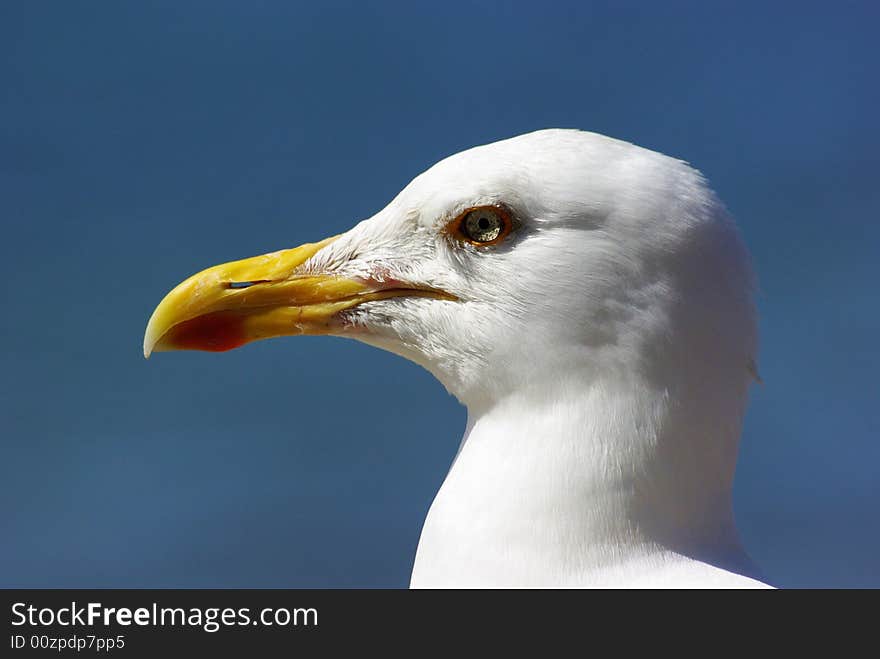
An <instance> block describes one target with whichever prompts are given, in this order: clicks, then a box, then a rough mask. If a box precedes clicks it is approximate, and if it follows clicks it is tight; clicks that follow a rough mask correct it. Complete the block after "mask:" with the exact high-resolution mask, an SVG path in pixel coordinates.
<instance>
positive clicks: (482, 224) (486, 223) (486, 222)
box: [480, 217, 489, 231]
mask: <svg viewBox="0 0 880 659" xmlns="http://www.w3.org/2000/svg"><path fill="white" fill-rule="evenodd" d="M480 228H481V229H483V230H484V231H485V230H486V229H488V228H489V220H487V219H486V218H485V217H481V218H480Z"/></svg>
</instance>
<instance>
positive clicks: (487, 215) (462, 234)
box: [452, 206, 513, 245]
mask: <svg viewBox="0 0 880 659" xmlns="http://www.w3.org/2000/svg"><path fill="white" fill-rule="evenodd" d="M512 227H513V222H512V221H511V219H510V215H509V214H508V213H507V211H505V210H504V209H502V208H499V207H497V206H481V207H479V208H470V209H468V210H466V211H465V212H464V213H462V214H461V215H459V216H458V218H456V219H455V220H454V221H453V223H452V228H453V234H454V235H455V236H456V237H457V238H459V239H460V240H465V241H467V242H469V243H471V244H473V245H494V244H496V243H498V242H501V240H503V239H504V238H505V237H506V236H507V234H508V233H510V230H511V228H512Z"/></svg>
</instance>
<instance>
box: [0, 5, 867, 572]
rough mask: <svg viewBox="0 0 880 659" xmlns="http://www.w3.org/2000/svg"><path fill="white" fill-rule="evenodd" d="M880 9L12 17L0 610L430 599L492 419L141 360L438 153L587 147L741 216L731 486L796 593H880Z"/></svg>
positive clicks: (27, 8) (364, 371)
mask: <svg viewBox="0 0 880 659" xmlns="http://www.w3.org/2000/svg"><path fill="white" fill-rule="evenodd" d="M878 18H880V13H878V10H877V9H876V3H873V2H864V3H848V2H833V3H831V2H829V3H827V4H823V5H816V4H813V3H808V2H790V3H766V2H762V3H758V4H746V3H742V2H736V3H734V2H730V3H720V4H714V3H707V2H693V3H677V2H673V3H667V2H664V3H654V2H644V3H633V2H613V3H588V2H575V3H552V2H551V3H547V4H545V3H527V4H526V3H522V4H520V3H503V6H502V3H449V2H444V3H430V4H427V3H424V4H422V3H369V4H368V3H327V2H320V3H310V4H308V5H299V4H295V3H291V2H216V1H212V2H208V1H205V2H184V1H181V0H173V1H166V2H150V3H142V2H127V3H120V2H109V1H108V2H75V3H74V2H36V1H35V2H19V3H12V2H6V3H3V5H2V9H0V55H2V60H0V67H2V68H0V82H2V86H0V119H2V121H0V214H2V215H0V216H2V222H3V224H2V227H3V230H2V238H0V258H2V264H3V274H2V283H0V286H2V290H3V297H2V318H3V322H2V324H0V346H2V347H0V350H2V359H3V361H2V372H0V414H2V426H0V430H2V444H0V447H2V464H0V538H2V541H0V585H2V586H32V587H49V586H61V587H73V586H99V587H104V586H117V587H126V586H129V587H147V586H157V587H166V586H168V587H172V586H187V587H199V586H205V587H213V586H230V587H244V586H253V587H266V586H297V587H298V586H302V587H306V586H316V587H324V586H328V587H330V586H405V585H406V584H407V581H408V576H409V571H410V568H411V565H412V558H413V553H414V550H415V547H416V543H417V541H418V536H419V531H420V528H421V523H422V520H423V518H424V515H425V513H426V511H427V509H428V506H429V504H430V502H431V499H432V497H433V495H434V493H435V491H436V490H437V488H438V486H439V485H440V483H441V481H442V479H443V476H444V474H445V472H446V469H447V467H448V465H449V462H450V460H451V458H452V456H453V454H454V451H455V449H456V448H457V445H458V441H459V437H460V434H461V431H462V429H463V426H464V422H465V411H464V409H463V408H462V407H460V406H459V405H458V403H457V402H456V401H455V400H454V399H452V398H450V397H449V396H448V395H447V394H446V392H445V391H444V390H443V388H442V387H441V386H440V385H439V384H438V383H436V382H435V381H434V380H433V379H432V378H431V377H430V376H429V375H428V373H426V372H424V371H422V370H421V369H419V368H418V367H416V366H414V365H412V364H410V363H408V362H405V361H403V360H402V359H400V358H398V357H395V356H392V355H390V354H386V353H382V352H380V351H378V350H375V349H372V348H368V347H366V346H363V345H360V344H358V343H355V342H353V341H345V340H342V339H335V338H323V337H321V338H311V337H309V338H302V339H285V340H275V341H267V342H262V343H259V344H255V345H251V346H248V347H245V348H243V349H241V350H238V351H235V352H232V353H228V354H225V355H212V354H201V353H178V354H170V355H166V354H161V355H157V356H156V357H154V358H153V359H151V360H150V361H149V362H145V361H144V360H143V358H142V357H141V338H142V334H143V330H144V326H145V324H146V321H147V318H148V317H149V314H150V312H151V311H152V309H153V307H154V305H155V304H156V303H158V301H159V300H160V299H161V297H162V295H163V294H164V293H165V292H166V291H167V289H168V288H170V287H171V286H172V285H174V284H175V283H177V282H178V281H179V280H180V279H181V278H182V277H184V276H186V275H188V274H191V273H192V272H194V271H196V270H199V269H201V268H202V267H204V266H207V265H211V264H214V263H217V262H221V261H226V260H230V259H235V258H239V257H244V256H250V255H253V254H258V253H262V252H266V251H271V250H275V249H279V248H282V247H288V246H293V245H296V244H299V243H301V242H304V241H309V240H312V239H317V238H321V237H324V236H327V235H330V234H333V233H337V232H340V231H343V230H345V229H346V228H348V227H350V226H351V225H352V224H354V223H355V222H356V221H358V220H360V219H362V218H364V217H368V216H369V215H371V214H372V213H374V212H375V211H377V210H379V209H380V208H382V207H383V206H384V205H385V203H386V202H387V201H388V200H389V199H391V197H392V196H393V195H394V194H395V193H396V192H397V191H398V190H399V189H400V188H401V187H402V186H403V185H405V184H406V183H407V182H408V181H409V180H410V179H411V178H412V177H413V176H414V175H416V174H418V173H419V172H420V171H422V170H423V169H425V168H426V167H428V166H429V165H430V164H432V163H433V162H434V161H436V160H437V159H439V158H441V157H443V156H446V155H448V154H451V153H454V152H456V151H459V150H461V149H464V148H466V147H470V146H473V145H475V144H481V143H486V142H491V141H494V140H496V139H499V138H504V137H508V136H511V135H515V134H518V133H522V132H526V131H530V130H533V129H536V128H542V127H550V126H564V127H580V128H584V129H588V130H593V131H598V132H601V133H605V134H608V135H611V136H614V137H619V138H622V139H626V140H629V141H632V142H635V143H637V144H640V145H643V146H646V147H649V148H653V149H657V150H659V151H663V152H665V153H668V154H670V155H675V156H678V157H681V158H684V159H686V160H689V161H690V162H692V163H694V164H695V165H696V166H697V167H699V168H700V169H702V170H703V171H704V172H705V173H706V175H707V176H708V177H709V178H710V180H711V181H712V182H713V184H714V186H715V188H716V189H717V190H718V192H719V193H720V195H721V197H722V198H723V199H724V200H725V201H726V203H727V204H728V206H729V207H730V209H731V210H732V212H733V213H734V215H735V216H736V217H737V218H738V220H739V222H740V224H741V226H742V229H743V233H744V235H745V238H746V241H747V242H748V244H749V246H750V247H751V250H752V252H753V254H754V258H755V262H756V267H757V270H758V273H759V276H760V281H761V296H760V299H759V307H760V311H761V316H762V318H761V329H762V338H763V341H762V351H761V359H760V368H761V372H762V374H763V377H764V381H765V384H764V385H763V386H761V387H756V388H755V389H754V393H753V396H752V404H751V408H750V410H749V413H748V417H747V421H746V427H745V433H744V437H743V443H742V452H741V460H740V464H739V470H738V473H737V482H736V490H735V503H736V510H737V516H738V520H739V526H740V529H741V532H742V535H743V537H744V540H745V543H746V545H747V547H748V549H749V550H750V552H751V553H752V554H753V556H754V557H755V559H756V560H757V561H758V562H759V563H760V564H761V565H762V566H763V567H764V569H765V571H766V573H767V574H768V575H769V576H770V578H771V579H772V580H773V581H774V582H775V583H777V584H779V585H783V586H880V517H878V502H880V498H878V495H880V477H878V459H880V442H878V411H877V408H878V402H880V397H878V375H877V374H878V370H880V368H878V367H880V358H878V349H877V342H878V336H880V310H878V304H877V301H878V293H877V286H878V281H880V278H878V275H880V272H878V271H880V267H878V258H880V250H878V245H880V224H878V209H880V185H878V180H877V177H878V171H880V170H878V164H880V162H878V160H880V155H878V154H880V131H878V128H877V123H878V116H880V108H878V83H877V65H878V60H880V58H878V55H880V49H878V46H877V25H878Z"/></svg>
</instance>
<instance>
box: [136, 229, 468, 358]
mask: <svg viewBox="0 0 880 659" xmlns="http://www.w3.org/2000/svg"><path fill="white" fill-rule="evenodd" d="M336 238H338V236H333V237H332V238H327V239H326V240H322V241H321V242H318V243H307V244H305V245H301V246H300V247H295V248H293V249H285V250H281V251H280V252H273V253H271V254H263V255H262V256H255V257H253V258H249V259H244V260H241V261H233V262H231V263H224V264H222V265H215V266H214V267H212V268H208V269H207V270H203V271H202V272H200V273H198V274H196V275H193V276H192V277H190V278H189V279H186V280H185V281H183V282H181V283H180V284H178V285H177V286H176V287H175V288H174V289H173V290H172V291H171V292H170V293H168V295H166V296H165V298H164V299H163V300H162V301H161V302H160V303H159V306H158V307H156V310H155V311H154V312H153V315H152V316H151V317H150V322H149V323H148V324H147V331H146V333H145V335H144V357H149V356H150V353H152V352H159V351H164V350H209V351H213V352H222V351H224V350H232V349H233V348H237V347H239V346H241V345H244V344H245V343H250V342H251V341H257V340H259V339H268V338H272V337H275V336H291V335H297V334H332V333H335V332H340V331H342V329H343V324H342V323H341V322H340V321H339V319H338V318H337V315H338V314H339V312H341V311H344V310H346V309H351V308H352V307H354V306H357V305H358V304H361V303H363V302H368V301H372V300H383V299H387V298H390V297H400V296H419V297H434V298H438V299H446V300H453V299H455V298H454V296H452V295H449V294H448V293H444V292H443V291H437V290H433V289H430V288H421V287H416V286H409V285H401V283H400V282H390V283H381V282H376V281H372V280H356V279H348V278H345V277H337V276H334V275H322V274H297V273H296V269H297V267H298V266H300V265H302V264H303V263H305V262H306V261H307V260H308V259H309V258H311V257H312V256H313V255H314V254H315V253H317V252H318V251H319V250H320V249H321V248H323V247H325V246H327V245H329V244H330V243H331V242H333V241H334V240H336Z"/></svg>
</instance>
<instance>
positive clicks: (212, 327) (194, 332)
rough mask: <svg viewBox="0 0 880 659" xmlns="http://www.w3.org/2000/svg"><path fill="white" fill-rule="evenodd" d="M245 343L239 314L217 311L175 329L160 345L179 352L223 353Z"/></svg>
mask: <svg viewBox="0 0 880 659" xmlns="http://www.w3.org/2000/svg"><path fill="white" fill-rule="evenodd" d="M247 342H248V338H247V336H246V334H245V332H244V322H243V320H242V317H241V316H240V315H239V314H236V313H232V312H229V311H217V312H214V313H209V314H205V315H204V316H199V317H197V318H193V319H192V320H187V321H184V322H182V323H180V324H179V325H175V326H174V327H173V328H172V329H171V331H170V332H168V334H167V335H166V336H165V337H164V338H163V339H162V343H164V344H166V345H168V346H170V347H174V348H177V349H179V350H207V351H209V352H226V351H227V350H232V349H233V348H238V347H239V346H242V345H244V344H245V343H247Z"/></svg>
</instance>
